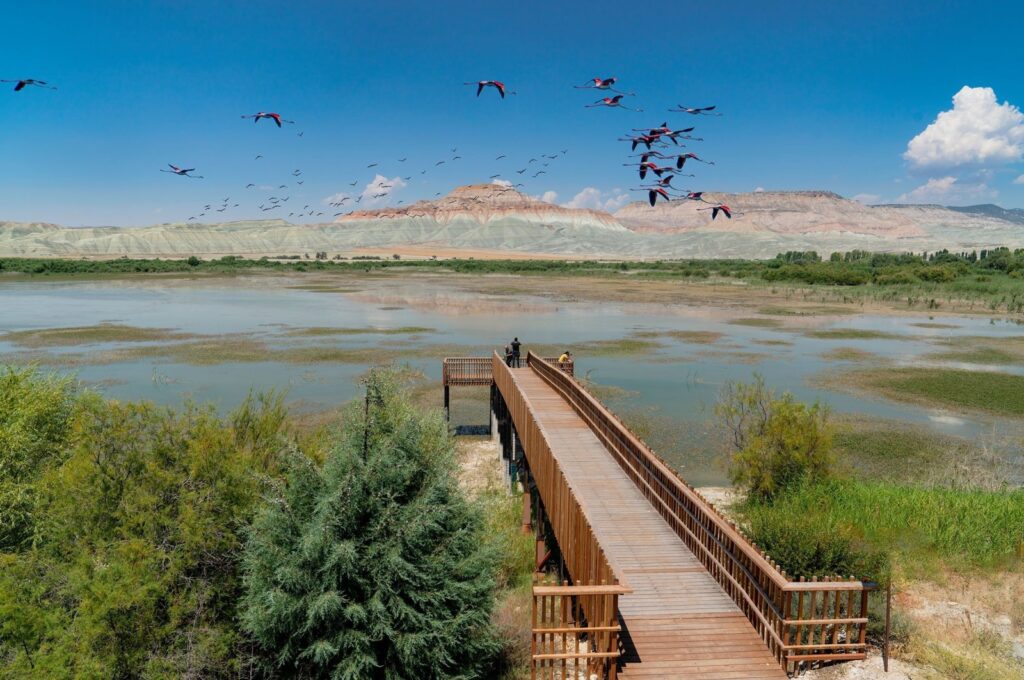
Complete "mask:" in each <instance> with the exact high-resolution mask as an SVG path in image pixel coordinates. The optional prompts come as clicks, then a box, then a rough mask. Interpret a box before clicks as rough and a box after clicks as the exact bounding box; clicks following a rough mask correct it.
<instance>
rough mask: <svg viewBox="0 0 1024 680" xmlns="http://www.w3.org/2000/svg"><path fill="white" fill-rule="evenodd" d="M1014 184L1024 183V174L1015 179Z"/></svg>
mask: <svg viewBox="0 0 1024 680" xmlns="http://www.w3.org/2000/svg"><path fill="white" fill-rule="evenodd" d="M1013 183H1014V184H1024V175H1021V176H1020V177H1018V178H1017V179H1015V180H1013Z"/></svg>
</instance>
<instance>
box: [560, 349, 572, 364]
mask: <svg viewBox="0 0 1024 680" xmlns="http://www.w3.org/2000/svg"><path fill="white" fill-rule="evenodd" d="M570 361H572V352H570V351H569V350H565V351H564V352H562V356H560V357H558V363H560V364H567V363H569V362H570Z"/></svg>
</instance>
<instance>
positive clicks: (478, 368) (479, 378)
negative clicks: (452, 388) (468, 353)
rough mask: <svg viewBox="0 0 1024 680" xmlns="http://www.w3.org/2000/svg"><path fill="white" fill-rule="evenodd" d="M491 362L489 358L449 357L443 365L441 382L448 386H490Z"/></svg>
mask: <svg viewBox="0 0 1024 680" xmlns="http://www.w3.org/2000/svg"><path fill="white" fill-rule="evenodd" d="M491 379H492V378H491V360H490V359H489V358H487V357H448V358H446V359H445V360H444V363H442V364H441V380H442V382H443V383H444V385H445V387H447V386H448V385H490V384H491Z"/></svg>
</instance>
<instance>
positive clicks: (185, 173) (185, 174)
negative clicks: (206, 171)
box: [160, 163, 203, 179]
mask: <svg viewBox="0 0 1024 680" xmlns="http://www.w3.org/2000/svg"><path fill="white" fill-rule="evenodd" d="M167 166H168V167H169V168H170V170H164V169H163V168H161V169H160V172H170V173H173V174H175V175H179V176H181V177H188V178H189V179H203V176H202V175H190V174H188V173H190V172H195V171H196V169H195V168H179V167H178V166H177V165H171V164H170V163H168V164H167Z"/></svg>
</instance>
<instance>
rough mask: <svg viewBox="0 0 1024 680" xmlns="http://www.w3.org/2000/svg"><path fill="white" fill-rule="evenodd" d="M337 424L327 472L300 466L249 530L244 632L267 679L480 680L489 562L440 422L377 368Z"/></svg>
mask: <svg viewBox="0 0 1024 680" xmlns="http://www.w3.org/2000/svg"><path fill="white" fill-rule="evenodd" d="M343 423H344V425H343V433H342V436H341V438H340V442H339V444H338V446H337V448H336V449H335V450H334V451H332V452H331V453H330V454H329V455H328V457H327V459H326V461H325V462H324V464H323V466H322V467H321V466H317V465H316V464H315V463H314V462H312V461H310V460H309V459H306V458H299V457H296V458H295V459H294V460H293V461H292V463H291V466H290V470H289V471H288V474H287V480H286V482H285V483H284V484H283V485H282V487H281V488H279V489H278V493H277V494H276V496H275V497H273V498H271V499H270V501H269V502H268V504H267V505H266V507H265V508H264V509H263V510H262V512H260V513H259V514H258V516H257V519H256V521H255V522H254V525H253V527H252V529H251V531H250V534H249V540H248V543H247V546H246V551H245V556H244V560H243V569H244V585H245V595H244V598H243V602H242V608H241V609H242V626H243V628H244V629H245V630H246V631H247V632H248V633H249V634H250V635H251V636H252V638H253V639H254V640H255V641H256V643H257V644H258V645H259V646H260V647H261V648H262V650H263V652H264V654H265V658H266V662H267V665H268V670H269V671H270V672H271V673H272V674H273V675H275V676H284V677H304V678H305V677H310V678H337V679H346V680H347V679H351V680H355V679H357V678H358V679H360V680H361V679H364V678H386V679H388V680H390V679H398V678H410V679H411V678H416V679H425V678H478V677H484V676H485V674H486V668H487V666H488V664H489V662H490V660H491V659H492V658H493V656H494V654H495V652H496V649H497V645H496V641H495V638H494V634H493V631H492V628H491V626H490V614H491V610H492V606H493V596H492V591H493V587H494V573H495V559H494V554H493V551H492V550H491V549H490V548H488V547H486V543H485V542H484V541H482V540H481V531H482V528H483V524H482V517H481V515H480V513H479V510H478V508H476V507H475V506H473V505H471V504H470V503H469V501H468V500H467V499H466V498H465V496H464V495H463V493H462V491H461V489H460V488H459V486H458V483H457V480H456V479H455V476H454V471H455V469H456V463H455V459H454V450H453V444H452V439H451V436H450V435H449V433H448V430H447V427H446V425H445V423H444V421H443V419H442V418H441V416H440V415H439V414H437V413H429V414H422V413H418V412H417V411H415V410H414V409H413V408H412V407H411V406H410V405H409V404H408V402H407V401H406V400H405V398H404V397H403V396H402V394H401V393H400V391H399V389H398V381H397V377H396V374H395V373H394V372H393V371H388V370H383V369H377V370H374V371H372V372H371V373H370V375H369V377H368V379H367V381H366V399H365V402H364V403H361V404H358V405H354V406H353V408H350V409H349V410H348V411H347V412H346V415H345V418H344V420H343Z"/></svg>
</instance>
